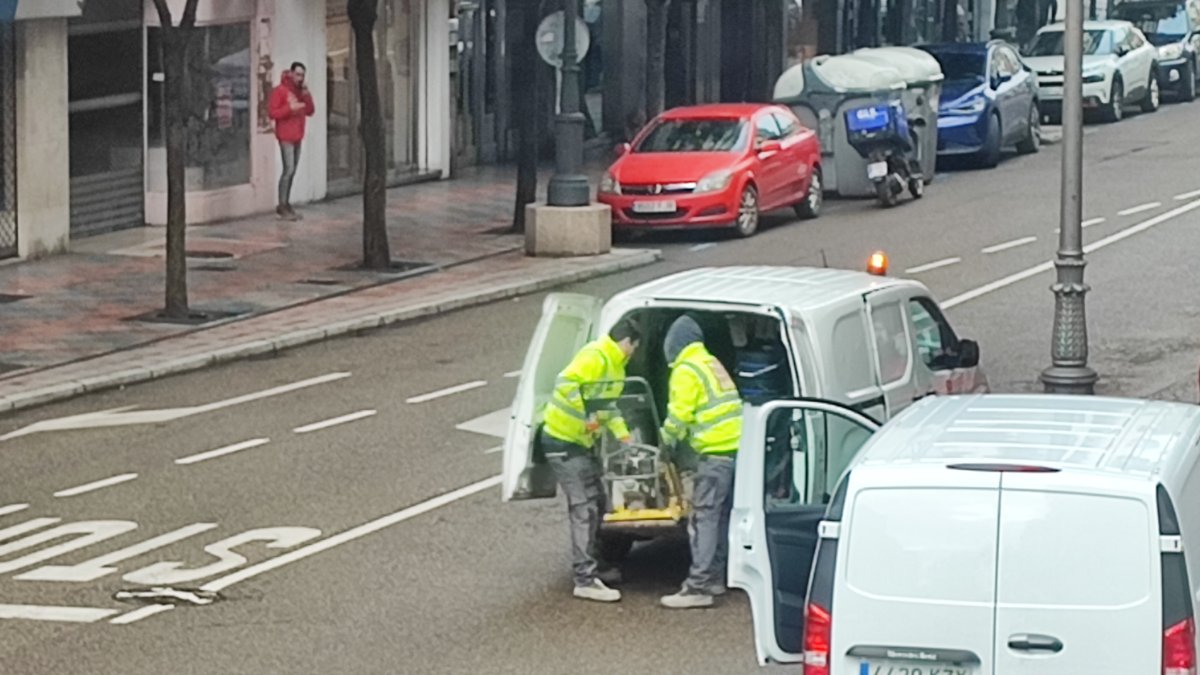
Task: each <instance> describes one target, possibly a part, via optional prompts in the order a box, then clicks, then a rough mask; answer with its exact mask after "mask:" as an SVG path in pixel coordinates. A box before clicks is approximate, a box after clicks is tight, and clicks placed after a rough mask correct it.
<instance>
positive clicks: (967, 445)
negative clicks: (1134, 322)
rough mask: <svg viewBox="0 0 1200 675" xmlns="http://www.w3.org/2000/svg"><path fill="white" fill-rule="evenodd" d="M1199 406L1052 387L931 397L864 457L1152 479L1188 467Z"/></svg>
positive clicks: (888, 428)
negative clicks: (1051, 391)
mask: <svg viewBox="0 0 1200 675" xmlns="http://www.w3.org/2000/svg"><path fill="white" fill-rule="evenodd" d="M1198 434H1200V406H1195V405H1190V404H1183V403H1171V402H1167V401H1150V400H1141V399H1124V398H1109V397H1100V396H1067V395H1046V394H977V395H971V396H943V397H929V398H926V399H922V400H921V401H920V402H918V403H916V404H914V405H912V406H910V407H909V409H908V410H905V411H904V412H903V413H901V414H900V415H897V416H896V417H895V418H893V419H892V421H891V422H889V423H888V424H887V425H885V426H884V427H883V429H881V430H880V432H879V433H877V434H876V436H875V438H873V439H872V440H871V442H870V443H869V444H868V446H867V447H866V448H864V451H863V456H862V457H863V459H862V463H864V464H878V463H884V464H930V463H937V464H942V463H946V462H961V461H994V462H1005V463H1030V464H1036V465H1039V466H1052V467H1058V468H1063V469H1067V468H1069V469H1072V470H1080V471H1092V472H1101V473H1105V474H1120V475H1124V476H1129V477H1139V478H1149V477H1153V476H1158V475H1166V474H1171V473H1173V469H1174V468H1177V467H1183V466H1185V463H1186V460H1187V457H1188V456H1189V455H1190V454H1191V453H1192V452H1193V446H1194V443H1195V441H1196V438H1197V435H1198Z"/></svg>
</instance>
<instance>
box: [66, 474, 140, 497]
mask: <svg viewBox="0 0 1200 675" xmlns="http://www.w3.org/2000/svg"><path fill="white" fill-rule="evenodd" d="M137 477H138V475H137V474H136V473H123V474H121V475H119V476H113V477H111V478H105V479H103V480H98V481H93V482H91V483H84V484H83V485H79V486H76V487H73V488H67V489H66V490H59V491H58V492H55V493H54V496H55V497H74V496H75V495H81V494H83V493H85V492H92V491H93V490H99V489H101V488H106V487H111V486H113V485H119V484H121V483H124V482H127V481H131V480H133V479H134V478H137Z"/></svg>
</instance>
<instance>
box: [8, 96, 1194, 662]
mask: <svg viewBox="0 0 1200 675" xmlns="http://www.w3.org/2000/svg"><path fill="white" fill-rule="evenodd" d="M1197 105H1200V104H1192V105H1169V106H1166V107H1164V108H1163V109H1162V110H1161V111H1160V112H1159V113H1157V114H1155V115H1148V116H1133V117H1132V118H1131V119H1129V120H1127V121H1125V122H1123V123H1121V124H1119V125H1115V126H1103V127H1092V128H1089V133H1088V136H1087V170H1086V176H1085V180H1086V195H1085V200H1084V204H1085V218H1087V219H1088V220H1094V219H1099V218H1103V219H1104V220H1103V221H1102V222H1100V221H1097V222H1095V224H1092V225H1090V226H1089V227H1088V228H1087V230H1086V240H1087V242H1088V243H1089V244H1091V245H1092V246H1096V247H1098V248H1097V249H1096V250H1094V251H1093V252H1092V254H1091V255H1090V256H1089V261H1090V265H1089V267H1088V270H1087V275H1088V280H1089V282H1090V283H1091V285H1092V287H1093V292H1092V294H1091V295H1090V296H1089V299H1088V309H1089V322H1090V328H1091V335H1092V361H1093V364H1094V365H1095V366H1096V367H1097V369H1098V370H1099V371H1100V372H1101V374H1102V375H1103V377H1104V379H1103V381H1102V383H1101V391H1102V392H1106V393H1121V394H1128V395H1136V396H1167V397H1175V398H1181V397H1186V398H1188V399H1189V400H1194V397H1195V389H1194V382H1195V374H1196V365H1197V362H1198V360H1200V338H1197V337H1195V336H1196V335H1200V331H1197V327H1198V324H1200V307H1198V305H1197V303H1196V302H1195V301H1193V300H1192V298H1191V297H1190V295H1191V292H1192V289H1193V288H1194V287H1195V280H1196V278H1197V274H1196V272H1195V270H1194V267H1193V265H1194V263H1195V260H1194V259H1195V255H1194V253H1193V252H1194V251H1196V250H1200V201H1197V200H1200V192H1197V191H1200V176H1197V174H1196V171H1195V166H1196V161H1195V157H1194V153H1195V150H1194V148H1196V147H1200V127H1197V125H1195V124H1194V122H1193V120H1194V119H1195V115H1196V111H1197V110H1198V109H1200V108H1197ZM1059 161H1060V156H1059V151H1058V148H1057V147H1051V148H1046V149H1044V150H1043V152H1042V153H1041V154H1038V155H1036V156H1032V157H1021V158H1010V159H1008V160H1007V161H1005V162H1004V163H1003V164H1002V165H1001V166H1000V167H999V168H997V169H994V170H990V171H951V172H947V173H945V174H944V175H941V176H940V177H939V179H938V180H937V181H936V182H935V183H934V184H933V185H931V186H930V187H929V189H928V190H927V193H926V195H927V196H926V198H925V199H924V200H922V201H920V202H907V203H904V204H903V205H902V206H901V207H899V208H897V209H894V210H882V209H879V208H877V207H876V206H875V204H874V203H873V202H870V201H861V202H829V203H828V204H827V206H828V209H827V212H826V214H825V216H824V217H822V218H821V219H819V220H817V221H813V222H806V223H791V222H788V218H787V217H786V216H774V217H771V218H769V221H770V224H771V225H772V226H771V227H768V228H767V229H766V230H765V231H763V232H761V233H760V234H759V236H757V237H755V238H753V239H750V240H747V241H732V240H728V239H724V238H720V237H706V238H702V239H698V240H697V239H684V238H681V237H672V238H669V239H666V240H657V241H655V240H652V241H651V244H652V245H654V246H661V247H663V248H664V251H665V253H666V261H665V262H663V263H661V264H659V265H656V266H653V267H650V268H646V269H643V270H638V271H636V272H632V273H627V274H624V275H621V276H619V277H609V278H604V279H599V280H595V281H592V282H589V283H585V284H580V285H578V286H576V287H573V288H570V289H569V290H573V291H576V292H587V293H592V294H596V295H601V296H607V295H610V294H612V293H613V292H616V291H618V290H621V289H623V288H627V287H629V286H631V285H634V284H636V283H639V282H642V281H645V280H648V279H651V278H654V277H658V276H661V275H664V274H667V273H670V272H673V271H677V270H681V269H686V268H690V267H694V266H700V265H710V264H712V265H725V264H747V263H762V264H792V265H811V264H816V265H820V264H823V263H824V262H827V263H828V264H829V265H830V266H835V267H853V268H861V266H862V265H863V263H864V261H865V259H866V257H867V255H868V254H869V253H871V252H872V251H874V250H876V249H883V250H885V251H887V252H888V253H889V255H890V257H891V261H892V272H893V274H905V270H909V269H913V268H922V267H928V266H930V265H932V264H934V263H937V265H935V266H933V267H932V268H929V269H926V271H920V272H912V273H910V274H907V276H913V277H916V278H919V279H921V280H922V281H924V282H926V283H927V284H928V285H929V286H930V287H931V289H933V291H934V292H935V294H936V295H937V296H938V297H939V298H940V299H941V300H942V301H944V302H946V303H947V304H949V305H952V308H951V309H950V311H949V316H950V319H951V321H952V322H953V323H954V325H955V327H956V329H957V330H958V332H959V333H960V334H962V335H964V336H967V337H973V338H976V339H978V340H979V341H980V343H981V346H982V350H983V362H984V364H985V367H986V368H987V370H988V372H989V375H990V378H991V380H992V384H993V387H994V388H995V389H997V390H1000V391H1026V390H1035V389H1036V388H1037V384H1036V377H1037V373H1038V371H1039V370H1040V369H1041V368H1042V367H1044V366H1045V365H1048V363H1047V362H1048V359H1049V333H1050V318H1051V313H1052V308H1053V301H1052V295H1051V293H1050V291H1049V289H1048V287H1049V285H1050V283H1051V281H1052V278H1053V274H1052V272H1049V271H1045V270H1040V271H1039V270H1038V269H1037V266H1039V265H1043V264H1044V263H1046V261H1048V260H1050V259H1051V258H1052V257H1053V252H1054V248H1055V245H1056V235H1055V228H1056V227H1057V220H1058V200H1057V197H1058V192H1057V191H1058V187H1057V186H1058V171H1059ZM1155 203H1157V205H1155V206H1146V205H1148V204H1155ZM1138 207H1141V208H1142V209H1144V210H1139V209H1138ZM1193 209H1194V210H1193ZM1134 211H1136V212H1134ZM954 259H958V260H957V261H954ZM951 261H953V262H951ZM1030 270H1032V271H1030ZM542 297H543V296H540V295H539V296H529V297H524V298H519V299H516V300H513V301H509V302H503V303H497V304H493V305H489V306H485V307H480V308H476V309H471V310H467V311H462V312H458V313H454V314H450V315H446V316H442V317H439V318H436V319H432V320H428V321H423V322H419V323H414V324H408V325H404V326H399V327H394V328H391V329H387V330H381V331H378V332H375V333H372V334H369V335H365V336H361V337H356V338H346V339H341V340H336V341H331V342H327V343H323V344H319V345H314V346H310V347H305V348H301V349H297V350H294V351H291V352H287V353H285V354H284V355H282V356H278V357H274V358H267V359H259V360H251V361H245V362H240V363H236V364H231V365H228V366H224V367H220V368H214V369H211V370H207V371H202V372H198V373H193V374H189V375H184V376H179V377H174V378H170V379H166V380H161V381H157V382H152V383H148V384H145V385H139V386H136V387H131V388H128V389H124V390H120V391H114V392H110V393H103V394H98V395H93V396H89V397H85V398H82V399H77V400H74V401H69V402H65V403H62V404H57V405H53V406H47V407H45V408H40V409H36V410H32V411H27V412H23V413H21V414H18V415H14V416H10V417H6V418H0V434H4V433H7V432H11V431H15V430H19V429H23V428H26V427H27V426H28V425H31V424H34V423H37V422H43V421H47V420H55V419H61V418H63V417H68V416H72V415H80V414H87V413H94V412H96V411H102V410H112V409H118V408H125V407H127V406H137V408H136V409H135V410H134V411H126V412H136V411H139V410H140V411H168V412H164V413H158V414H156V415H143V416H142V417H140V418H139V417H127V418H125V419H126V421H129V422H131V424H128V425H124V426H113V427H107V428H87V429H75V430H63V429H60V430H45V431H40V432H37V433H29V434H26V435H23V436H18V437H15V438H11V439H9V440H5V441H0V453H3V456H4V461H5V463H4V467H5V470H4V471H3V474H2V475H0V616H10V617H15V618H9V619H2V618H0V664H3V665H0V672H3V673H6V674H7V673H14V674H20V675H25V674H30V675H33V674H41V673H72V674H74V673H84V674H93V673H95V674H107V673H121V674H122V675H143V674H144V675H152V674H159V673H189V674H190V673H205V674H207V673H222V674H225V673H247V674H250V673H253V674H261V673H547V674H550V673H563V672H571V673H579V674H588V673H596V674H601V673H603V674H605V675H607V674H609V673H613V672H646V671H650V672H696V673H756V672H761V670H760V669H759V668H758V667H757V665H756V664H755V661H754V654H753V646H752V642H751V627H750V615H749V611H748V603H747V601H746V599H745V597H744V596H742V595H741V594H739V593H733V594H731V595H730V596H728V597H727V598H726V600H725V601H724V602H722V603H721V604H720V605H719V606H718V607H717V608H715V609H711V610H704V611H695V612H690V613H689V612H682V613H671V612H668V611H666V610H661V609H659V608H658V607H657V604H656V601H657V598H658V596H659V595H661V594H663V593H668V592H671V591H673V590H674V588H675V587H676V585H677V584H678V582H679V581H680V580H681V579H682V577H683V576H684V574H685V571H686V551H684V550H681V549H680V548H679V547H678V546H676V545H671V544H657V545H651V546H647V547H643V548H639V549H637V550H635V552H634V554H633V555H632V557H631V559H630V562H629V563H628V565H627V567H626V569H625V573H626V579H627V583H626V584H625V585H624V586H623V589H624V591H625V599H624V600H623V601H622V602H621V603H619V604H618V605H615V606H599V605H594V604H589V603H583V602H580V601H576V600H573V599H572V598H571V597H570V595H569V590H570V578H569V569H568V560H567V541H566V528H565V518H564V507H563V505H562V504H561V503H559V502H545V503H524V504H511V505H505V504H501V503H500V501H499V495H498V490H496V488H495V480H494V477H495V476H496V474H497V473H498V466H499V457H500V456H499V454H498V453H496V452H495V448H496V447H497V446H498V445H499V443H500V439H498V438H496V437H495V435H494V434H495V433H497V432H499V430H500V427H499V426H498V425H497V424H496V420H497V419H498V418H500V417H502V415H503V413H500V414H498V415H496V414H493V413H497V412H498V411H501V410H503V409H504V408H506V407H507V406H508V404H509V403H510V402H511V398H512V395H513V390H514V382H515V381H514V380H513V379H512V378H511V377H506V374H509V373H511V371H512V370H513V369H515V368H518V367H519V366H520V364H521V361H522V359H523V356H524V352H525V348H526V346H527V342H528V339H529V336H530V334H531V332H532V330H533V326H534V324H535V322H536V320H537V318H538V315H539V313H540V307H541V300H542ZM313 378H317V379H316V380H314V379H313ZM298 382H299V383H304V384H306V385H307V386H303V387H300V388H295V389H292V390H290V391H283V392H278V393H276V394H275V395H272V396H266V397H263V398H258V399H256V400H252V401H243V402H240V403H239V402H237V401H233V402H230V399H234V398H235V397H240V396H243V395H247V394H252V393H254V392H262V391H264V390H270V389H272V388H276V387H285V386H287V385H289V384H293V383H298ZM467 385H470V386H467ZM447 389H449V390H451V391H454V393H444V394H443V392H445V390H447ZM431 394H443V395H434V396H427V395H431ZM414 399H415V400H414ZM220 402H224V403H223V404H222V405H213V406H209V407H208V408H207V409H206V408H203V407H202V408H200V409H198V410H197V409H195V408H194V407H195V406H205V405H208V404H215V403H220ZM189 408H190V409H189ZM180 409H182V410H180ZM171 411H173V412H171ZM117 414H123V413H117ZM489 415H491V416H490V417H489ZM338 418H342V419H343V420H344V421H342V423H340V424H335V425H332V426H321V424H320V423H322V422H324V421H326V420H331V419H338ZM96 419H97V418H93V419H92V420H91V421H86V420H85V421H83V422H81V424H95V423H96ZM153 420H159V421H153ZM134 422H137V423H134ZM465 423H472V424H471V426H473V427H474V428H476V429H477V431H483V432H485V433H478V432H477V431H469V430H463V429H459V428H458V427H459V426H460V425H463V424H465ZM312 425H317V427H318V428H313V427H312ZM60 426H62V425H61V424H60ZM212 451H217V452H215V453H212V454H210V455H205V454H201V453H211V452H212ZM180 460H183V461H182V462H181V461H180ZM108 479H111V480H108ZM97 481H107V483H102V484H100V485H94V484H95V483H96V482H97ZM87 487H92V488H93V489H90V490H85V488H87ZM464 488H465V489H464ZM455 491H458V492H455ZM448 493H449V496H447V497H443V498H440V499H439V496H442V495H447V494H448ZM429 500H436V501H433V502H430V501H429ZM25 504H27V505H28V506H27V507H26V508H20V507H21V505H25ZM34 519H59V520H58V521H56V522H50V521H38V522H31V521H34ZM26 525H27V527H25V526H26ZM35 525H36V526H38V527H39V528H40V529H34V526H35ZM57 527H63V528H64V529H63V530H58V531H57V532H55V533H53V534H48V536H47V537H44V538H43V539H42V540H40V541H39V540H34V539H29V538H28V537H30V536H32V535H33V534H36V533H37V532H48V531H49V530H50V529H51V528H57ZM81 536H82V537H87V539H82V540H81V539H79V537H81ZM331 537H332V538H331ZM72 542H76V543H77V544H78V543H82V544H87V545H86V546H78V548H75V549H72ZM59 546H62V547H63V548H58V547H59ZM51 547H53V548H51ZM69 549H70V550H69ZM99 556H104V557H106V558H107V560H99V561H96V562H91V563H89V564H86V565H85V564H83V563H85V562H88V561H91V560H94V559H96V558H97V557H99ZM164 563H166V564H164ZM172 563H173V564H172ZM22 577H25V578H22ZM156 586H170V587H176V588H198V587H205V586H207V587H208V588H209V589H214V590H215V589H219V592H220V596H219V597H218V599H216V600H215V601H214V602H212V603H211V604H206V605H199V606H180V607H178V608H175V609H169V610H165V611H158V610H157V609H155V610H146V611H143V612H139V613H137V614H132V615H131V614H129V612H131V611H134V610H137V609H139V608H140V607H143V606H146V605H144V604H143V603H142V602H139V601H133V600H127V599H125V600H123V599H118V597H117V596H119V595H120V593H121V592H122V591H127V590H136V591H145V590H147V589H149V588H153V587H156ZM197 599H198V600H199V601H201V602H203V601H205V598H203V597H199V598H197ZM151 612H158V613H154V614H151ZM114 621H115V622H116V623H114Z"/></svg>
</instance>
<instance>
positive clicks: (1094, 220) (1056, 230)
mask: <svg viewBox="0 0 1200 675" xmlns="http://www.w3.org/2000/svg"><path fill="white" fill-rule="evenodd" d="M1107 220H1108V219H1107V218H1092V219H1090V220H1085V221H1083V222H1082V223H1080V225H1081V226H1083V228H1084V229H1087V228H1089V227H1091V226H1093V225H1099V224H1100V223H1103V222H1106V221H1107ZM1059 232H1062V228H1058V227H1056V228H1054V234H1058V233H1059Z"/></svg>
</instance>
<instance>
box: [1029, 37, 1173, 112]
mask: <svg viewBox="0 0 1200 675" xmlns="http://www.w3.org/2000/svg"><path fill="white" fill-rule="evenodd" d="M1063 29H1064V26H1063V24H1061V23H1056V24H1051V25H1049V26H1045V27H1044V28H1042V29H1041V30H1039V31H1038V32H1037V36H1036V37H1034V39H1033V41H1032V42H1031V43H1030V44H1029V46H1028V48H1027V49H1026V50H1025V62H1026V63H1027V64H1028V65H1029V67H1030V68H1033V69H1034V70H1035V71H1037V74H1038V84H1039V86H1040V89H1041V106H1042V112H1043V114H1045V115H1046V116H1047V117H1048V118H1049V119H1050V121H1051V122H1055V123H1056V122H1058V121H1059V120H1060V119H1061V118H1062V96H1063ZM1157 60H1158V50H1157V49H1155V47H1154V45H1152V44H1150V42H1149V41H1147V40H1146V36H1145V35H1143V34H1142V31H1140V30H1138V29H1137V27H1135V26H1134V25H1133V24H1132V23H1130V22H1128V21H1087V22H1084V24H1083V107H1084V110H1085V111H1098V112H1099V113H1100V115H1101V117H1103V118H1104V120H1105V121H1108V122H1116V121H1119V120H1120V119H1121V118H1122V116H1123V114H1124V109H1123V106H1125V105H1128V104H1131V103H1137V104H1139V105H1140V106H1141V108H1142V110H1143V111H1145V112H1154V111H1155V110H1158V103H1159V83H1158V76H1157V65H1158V64H1157Z"/></svg>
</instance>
